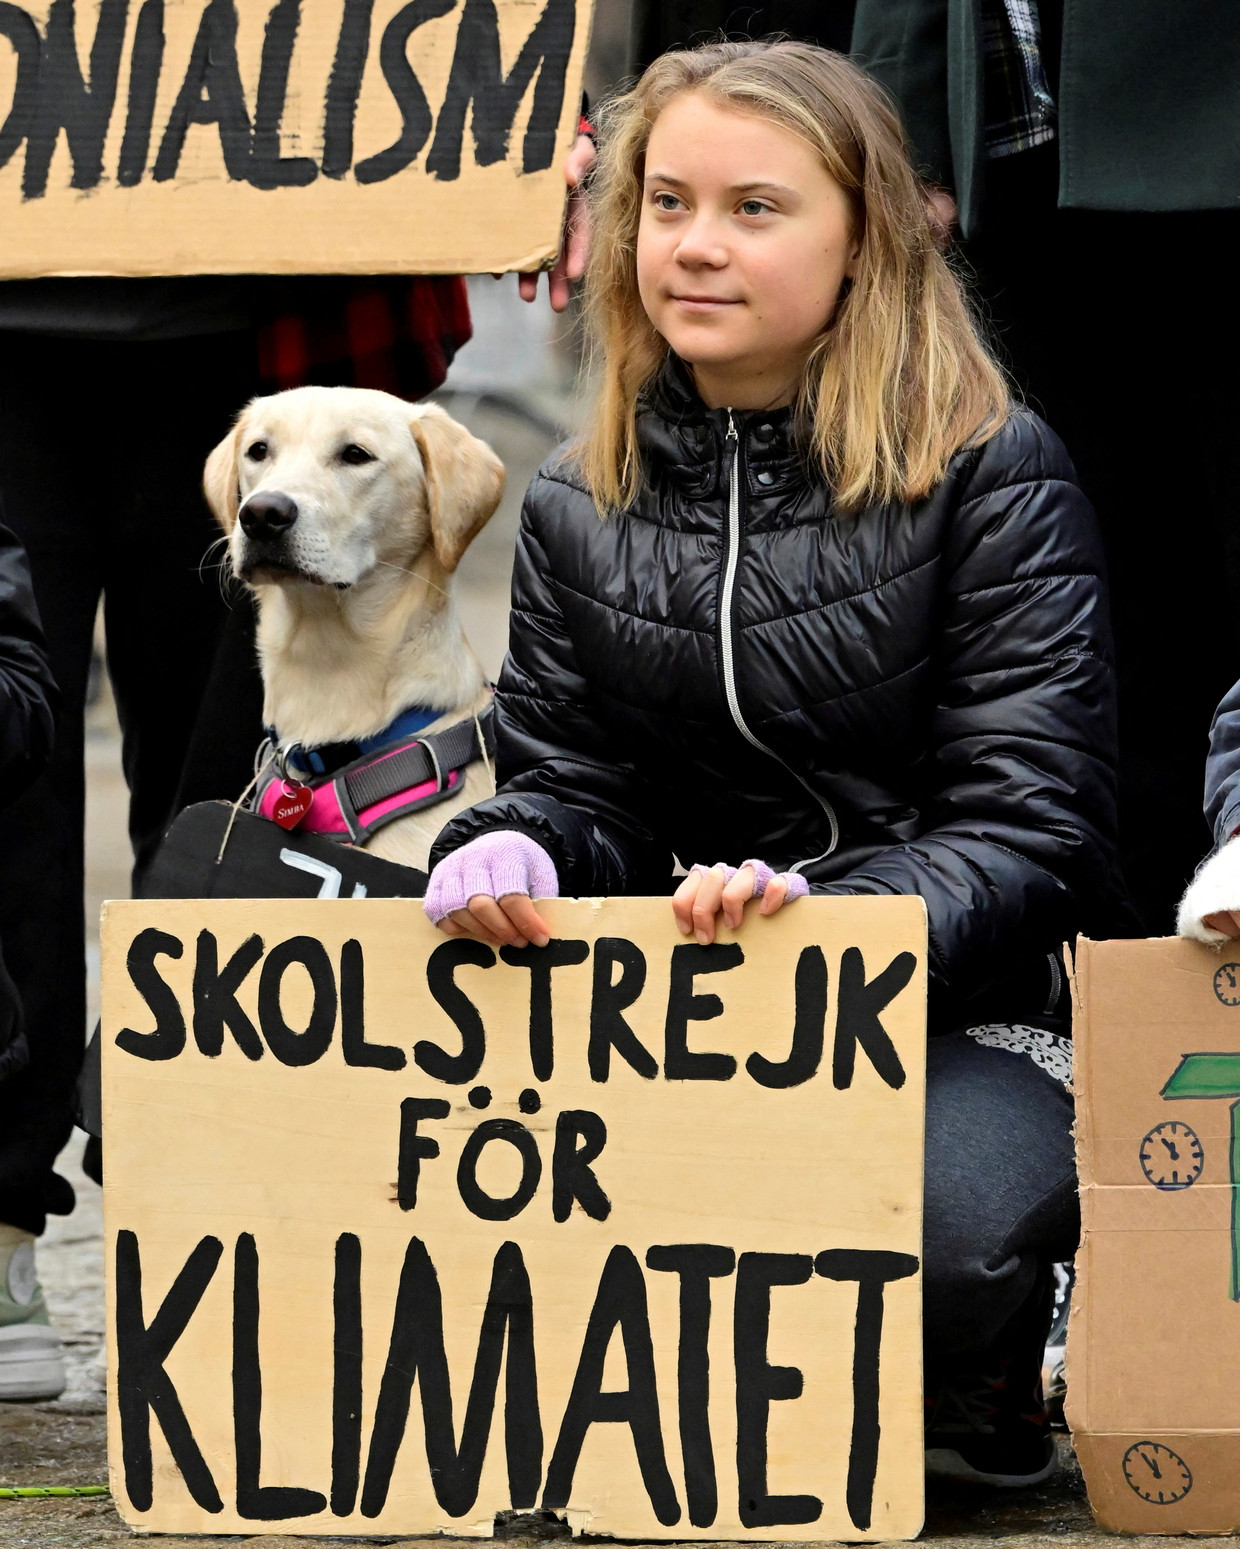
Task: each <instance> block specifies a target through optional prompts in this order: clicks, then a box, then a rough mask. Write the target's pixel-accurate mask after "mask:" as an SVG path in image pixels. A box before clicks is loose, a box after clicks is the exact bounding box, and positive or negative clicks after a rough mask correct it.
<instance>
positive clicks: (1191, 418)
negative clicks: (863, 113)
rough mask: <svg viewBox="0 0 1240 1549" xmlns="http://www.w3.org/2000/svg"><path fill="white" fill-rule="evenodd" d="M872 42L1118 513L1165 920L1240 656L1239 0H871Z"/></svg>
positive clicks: (1094, 486)
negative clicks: (1167, 1)
mask: <svg viewBox="0 0 1240 1549" xmlns="http://www.w3.org/2000/svg"><path fill="white" fill-rule="evenodd" d="M852 52H853V54H854V55H855V56H856V57H857V59H858V60H859V62H860V63H862V64H864V65H865V66H866V68H867V69H868V70H869V71H870V73H871V74H872V75H874V76H875V77H876V78H877V79H878V80H879V81H881V82H882V84H883V85H885V86H886V87H887V89H888V90H889V91H890V92H891V93H892V95H893V96H894V97H895V98H896V100H897V102H898V103H899V105H900V108H901V111H902V113H903V116H904V120H905V124H906V126H907V128H908V132H909V135H910V138H911V140H912V143H913V146H914V149H915V155H916V157H917V159H918V160H919V161H920V162H921V164H922V167H923V170H924V172H925V173H926V175H927V176H928V177H929V178H930V179H931V180H932V181H933V182H934V183H936V184H937V185H938V186H939V187H940V188H941V189H943V190H944V191H945V193H946V194H947V195H948V196H949V199H947V200H944V201H943V205H942V210H943V214H944V215H945V216H946V217H947V218H948V220H950V217H951V215H952V214H953V213H955V214H956V217H957V219H958V222H959V229H960V233H961V236H962V238H963V241H962V250H963V254H964V257H965V259H966V260H967V262H968V264H969V265H970V266H971V267H972V268H973V270H974V271H975V273H976V276H977V285H978V288H979V289H980V292H981V296H982V300H983V305H984V310H985V311H986V312H987V313H988V315H989V318H990V323H991V328H992V330H993V332H994V334H995V336H996V338H997V341H998V343H999V346H1000V348H1001V349H1002V351H1003V352H1004V353H1005V355H1006V357H1007V360H1008V363H1009V367H1010V369H1011V371H1012V374H1013V376H1014V377H1015V380H1016V385H1017V387H1018V388H1019V389H1020V391H1021V392H1022V393H1023V394H1024V395H1025V397H1026V398H1027V400H1028V401H1029V402H1030V403H1031V404H1032V405H1033V407H1035V408H1036V409H1037V410H1038V411H1039V412H1040V413H1041V414H1043V415H1044V416H1045V417H1046V419H1047V420H1048V421H1049V422H1050V424H1051V425H1053V426H1054V427H1055V429H1056V430H1057V431H1058V432H1059V434H1060V435H1061V436H1062V437H1063V439H1064V441H1065V443H1066V445H1067V447H1068V450H1069V453H1070V454H1071V456H1072V458H1073V460H1074V462H1075V463H1076V465H1077V469H1078V472H1079V474H1080V477H1081V482H1082V485H1083V487H1084V488H1085V490H1086V492H1087V493H1088V494H1089V496H1090V498H1091V500H1092V501H1093V504H1094V506H1095V508H1096V509H1097V512H1098V515H1099V517H1100V519H1101V522H1102V530H1103V538H1104V542H1105V545H1106V551H1107V562H1108V568H1109V574H1110V584H1111V598H1112V610H1113V617H1114V626H1115V641H1116V658H1117V663H1118V672H1119V735H1120V760H1119V801H1120V808H1119V810H1120V857H1121V865H1122V868H1123V871H1124V873H1125V878H1126V881H1127V883H1128V888H1129V893H1130V896H1131V898H1132V900H1133V903H1134V904H1135V906H1136V908H1137V911H1138V913H1139V915H1140V920H1141V926H1142V928H1143V929H1144V930H1145V931H1146V932H1148V933H1150V934H1155V935H1162V934H1167V933H1169V932H1170V931H1171V930H1172V929H1173V928H1174V926H1173V911H1174V904H1175V900H1176V899H1177V898H1178V897H1179V895H1180V894H1181V892H1182V891H1183V889H1184V885H1185V883H1186V882H1187V880H1188V878H1189V877H1191V875H1192V873H1193V869H1194V867H1195V865H1196V864H1197V861H1198V859H1199V858H1200V855H1201V852H1202V848H1203V845H1204V842H1205V837H1206V831H1205V829H1204V826H1203V823H1202V819H1201V815H1200V813H1201V763H1202V757H1203V754H1204V750H1205V741H1206V734H1207V731H1208V728H1209V725H1210V719H1211V715H1212V713H1213V710H1214V707H1215V705H1216V703H1217V702H1218V700H1219V699H1220V698H1221V697H1222V694H1223V692H1224V691H1225V690H1226V689H1227V688H1228V687H1229V686H1230V685H1231V684H1232V683H1233V682H1234V681H1235V679H1236V678H1237V677H1238V676H1240V470H1238V469H1237V464H1236V459H1235V457H1234V456H1233V455H1232V453H1231V444H1232V442H1233V441H1234V437H1235V425H1236V422H1237V418H1238V417H1240V386H1238V384H1237V376H1236V372H1235V369H1234V361H1235V359H1236V357H1237V353H1238V352H1240V300H1238V299H1237V288H1236V284H1235V266H1236V253H1237V252H1238V251H1240V134H1238V133H1237V120H1238V115H1240V9H1237V8H1236V7H1235V6H1234V5H1229V4H1226V3H1224V0H1186V3H1184V4H1182V5H1177V6H1165V5H1161V4H1157V3H1155V0H1132V3H1130V4H1128V5H1124V6H1115V5H1109V4H1107V3H1106V0H1073V3H1072V4H1070V5H1065V4H1064V3H1063V0H858V3H857V9H856V19H855V24H854V28H853V37H852ZM953 204H954V207H955V209H954V211H953V209H952V205H953ZM1189 640H1191V642H1192V653H1191V659H1192V667H1191V670H1188V671H1186V670H1185V661H1186V652H1185V647H1186V644H1187V642H1188V641H1189Z"/></svg>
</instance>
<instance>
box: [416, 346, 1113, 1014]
mask: <svg viewBox="0 0 1240 1549" xmlns="http://www.w3.org/2000/svg"><path fill="white" fill-rule="evenodd" d="M730 425H731V426H734V431H735V434H733V430H732V429H730ZM639 431H640V438H641V446H642V455H643V458H644V466H645V469H646V475H647V481H648V489H647V492H646V493H644V494H642V496H641V497H640V498H639V499H638V500H637V501H636V503H635V504H634V505H633V506H632V508H631V509H629V510H627V511H625V512H624V513H622V514H621V515H619V516H616V517H612V518H610V519H608V520H607V521H600V519H599V517H598V515H597V512H596V510H595V507H594V504H593V502H592V501H591V499H590V497H589V496H588V495H587V494H586V493H585V492H584V490H583V488H582V485H581V483H580V480H579V479H578V477H577V475H576V473H575V470H574V469H573V466H572V464H571V462H564V461H560V460H557V459H556V458H554V457H553V458H552V459H551V460H550V461H549V462H548V463H547V464H546V465H545V466H544V467H543V469H542V470H541V472H540V473H539V475H538V476H537V477H536V478H535V480H534V482H533V484H532V485H531V487H530V491H529V494H528V496H527V498H526V503H525V511H524V517H523V522H522V529H521V537H520V542H519V545H518V550H517V561H516V570H515V574H514V580H513V614H512V625H511V629H512V633H511V640H510V651H509V656H508V660H507V662H506V664H505V667H504V671H503V675H502V677H501V679H500V685H499V693H498V696H497V701H496V715H497V728H498V738H499V748H498V763H499V767H498V774H499V778H500V781H501V789H500V791H499V794H498V795H496V796H494V797H492V798H491V799H489V800H487V801H484V802H482V803H480V804H479V805H478V806H476V807H473V808H471V809H470V810H469V811H468V812H466V813H463V814H461V815H460V816H459V817H458V818H456V819H455V820H454V821H453V822H451V823H450V824H449V825H448V826H447V828H446V829H445V830H444V832H443V834H442V835H441V836H440V838H439V841H438V843H437V845H436V849H435V853H434V855H433V856H432V860H433V861H437V860H439V859H441V858H442V857H443V856H444V855H446V854H447V853H449V852H450V851H451V850H453V849H455V848H457V847H458V846H460V845H462V844H464V843H466V842H467V841H468V840H470V839H473V838H475V837H477V836H478V835H479V834H480V833H482V832H484V831H486V830H487V829H494V828H510V829H519V830H522V831H524V832H526V833H528V834H530V835H531V836H532V837H533V838H535V839H536V840H538V842H539V843H541V844H542V845H544V846H545V847H546V848H547V849H548V850H549V851H550V852H551V854H552V856H553V857H554V860H555V863H556V867H557V869H558V872H559V876H560V885H561V890H562V891H563V892H564V893H566V894H577V895H596V894H604V893H616V892H630V893H632V892H649V891H659V892H663V891H666V890H667V885H668V872H669V867H670V857H671V855H672V854H673V853H674V854H675V855H676V856H678V857H679V858H680V859H681V860H682V861H683V862H684V863H685V864H686V865H687V864H689V863H690V862H693V861H705V862H708V863H709V862H714V861H717V860H726V861H729V862H731V863H732V864H737V863H739V862H740V861H741V860H743V859H744V858H745V857H747V856H751V855H756V856H760V857H761V858H762V859H764V860H765V861H767V862H768V863H769V864H771V865H772V866H774V867H776V868H777V869H784V868H787V867H789V866H791V865H793V864H796V865H798V866H799V868H800V869H801V870H802V871H803V872H804V874H805V876H806V877H807V878H808V879H809V881H810V882H811V885H812V890H813V891H814V892H818V893H920V894H921V895H922V897H923V898H924V899H925V900H926V904H927V908H928V912H929V921H930V942H931V982H932V987H933V988H932V997H933V1010H934V1011H935V1012H936V1013H937V1015H936V1016H935V1021H936V1022H937V1023H938V1024H939V1025H940V1026H942V1025H944V1019H945V1018H946V1019H947V1020H950V1019H951V1018H952V1016H953V1015H959V1014H964V1008H965V1007H966V1006H967V1007H968V1008H969V1010H970V1011H971V1012H974V1013H976V1012H977V1011H978V1010H980V1009H982V1008H984V1007H987V1006H991V1007H992V1008H993V1011H994V1014H996V1015H1001V1014H1005V1013H1006V1014H1007V1015H1009V1016H1010V1015H1014V1014H1016V1013H1017V1012H1020V1011H1024V1012H1026V1013H1031V1012H1034V1011H1037V1010H1041V1009H1043V1007H1042V1004H1041V1003H1042V1002H1045V1001H1046V999H1047V953H1048V952H1053V951H1055V949H1056V948H1057V947H1058V945H1059V944H1060V943H1061V942H1063V941H1064V940H1066V939H1069V938H1070V937H1071V936H1072V935H1073V934H1074V933H1075V932H1076V931H1077V930H1078V929H1080V928H1082V927H1084V926H1085V925H1086V924H1087V923H1088V921H1089V918H1090V915H1091V912H1094V911H1093V909H1092V906H1093V905H1095V904H1096V903H1098V902H1100V901H1101V900H1102V899H1104V898H1106V897H1108V896H1110V871H1111V866H1112V857H1113V848H1114V829H1115V774H1114V760H1115V725H1114V720H1115V717H1114V684H1113V671H1112V664H1111V641H1110V630H1109V622H1108V610H1107V600H1106V591H1105V584H1104V581H1103V579H1102V555H1101V546H1100V540H1099V536H1098V531H1097V527H1096V524H1095V520H1094V515H1093V512H1092V510H1091V508H1090V506H1089V504H1088V502H1087V501H1086V499H1085V497H1084V496H1083V495H1082V493H1081V491H1080V489H1079V488H1078V487H1077V483H1076V478H1075V474H1074V472H1073V469H1072V465H1071V463H1070V462H1069V460H1068V457H1067V455H1066V453H1065V452H1064V449H1063V447H1062V445H1061V444H1060V442H1059V441H1058V440H1057V439H1056V437H1055V436H1054V435H1053V434H1052V432H1051V431H1049V430H1048V429H1047V427H1046V426H1045V425H1044V424H1043V423H1042V422H1041V421H1040V420H1039V419H1037V418H1036V417H1035V416H1034V415H1032V414H1030V413H1027V412H1019V413H1017V414H1015V415H1014V416H1013V417H1012V419H1011V420H1010V421H1009V423H1008V424H1007V425H1006V426H1005V427H1004V429H1003V430H1002V431H1001V432H1000V433H999V434H998V435H997V436H995V437H994V438H993V439H992V440H991V441H989V442H987V443H986V444H985V445H983V446H982V447H980V448H978V449H975V450H968V451H964V452H961V453H960V454H959V455H958V456H957V457H956V458H955V459H954V461H953V462H952V464H951V467H950V469H949V471H948V474H947V477H946V479H945V480H944V482H943V483H942V484H941V485H940V487H939V488H938V489H937V490H936V491H935V492H934V494H933V495H932V496H930V498H929V499H927V500H924V501H922V502H920V503H919V504H917V505H912V506H910V505H885V506H876V507H872V508H870V509H868V510H865V511H863V512H860V513H855V514H852V515H842V514H838V513H836V512H835V511H833V509H832V500H831V495H830V492H829V490H828V489H827V488H826V487H825V486H824V484H823V482H822V480H821V479H820V478H818V477H816V476H815V475H813V474H809V473H807V471H806V469H805V467H804V465H803V464H802V462H801V461H800V460H799V459H798V457H797V456H796V453H795V450H794V447H793V445H792V441H791V426H790V416H789V414H788V412H787V411H786V410H784V411H778V412H774V413H752V414H739V413H738V414H735V415H732V416H730V415H729V413H728V411H727V410H712V411H708V410H706V409H705V408H704V407H703V406H702V404H701V403H700V401H699V400H698V399H697V398H696V396H695V395H694V394H693V393H692V391H691V390H690V389H689V387H688V386H687V384H686V382H685V380H684V379H683V377H682V376H681V375H680V374H679V373H675V372H669V373H666V374H665V376H664V378H663V380H662V381H661V383H660V385H659V388H658V390H657V396H656V398H655V399H654V400H653V402H652V403H651V404H650V406H649V407H648V408H647V409H646V411H645V412H644V413H643V414H642V416H641V418H640V420H639ZM734 453H735V455H734ZM1035 961H1036V963H1037V964H1038V975H1039V977H1037V978H1036V979H1035V980H1033V981H1031V982H1032V983H1033V985H1034V987H1033V988H1032V989H1031V990H1030V991H1029V992H1028V994H1026V995H1025V998H1024V999H1023V1000H1021V1001H1020V1003H1019V1004H1017V1005H1015V1006H1014V1005H1013V1004H1012V996H1011V993H1009V991H1008V990H1007V989H1005V986H1007V987H1010V986H1011V985H1012V983H1013V979H1014V976H1015V977H1017V978H1021V977H1022V976H1024V975H1027V974H1028V973H1029V972H1030V971H1031V970H1030V965H1031V963H1033V962H1035Z"/></svg>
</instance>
